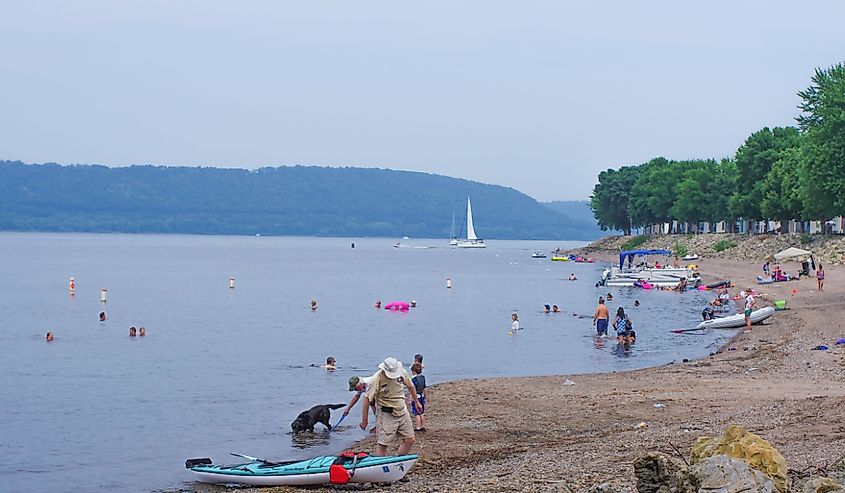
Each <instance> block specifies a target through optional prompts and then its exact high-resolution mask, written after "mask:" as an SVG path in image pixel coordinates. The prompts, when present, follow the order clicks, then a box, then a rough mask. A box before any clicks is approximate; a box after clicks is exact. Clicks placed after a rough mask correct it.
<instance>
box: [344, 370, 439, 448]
mask: <svg viewBox="0 0 845 493" xmlns="http://www.w3.org/2000/svg"><path fill="white" fill-rule="evenodd" d="M332 362H333V363H334V361H332ZM423 367H424V365H423V356H422V354H416V355H414V364H412V365H411V374H410V375H409V374H408V372H407V371H405V368H404V367H403V366H402V362H401V361H399V360H397V359H396V358H392V357H389V358H385V359H384V361H382V362H381V363H379V365H378V371H376V372H375V373H374V374H373V375H371V376H368V377H361V376H353V377H351V378H350V379H349V382H348V383H349V391H350V392H355V395H353V396H352V399H350V401H349V404H348V405H347V406H346V408H345V409H344V410H343V416H344V417H346V416H348V415H349V412H350V411H352V409H353V408H354V407H355V404H357V403H358V401H359V400H361V397H362V396H363V398H364V399H363V400H364V404H363V408H362V413H361V423H360V424H359V426H360V427H361V429H362V430H366V429H367V427H368V425H369V416H370V412H372V414H373V416H375V418H376V426H375V427H374V428H373V429H372V430H371V433H375V434H376V449H375V452H374V455H387V450H388V449H389V448H392V446H393V445H395V444H396V443H397V442H399V444H398V450H397V452H396V453H397V455H404V454H407V453H408V451H409V450H411V446H413V444H414V441H415V440H416V435H415V433H418V432H425V431H426V428H425V410H426V402H427V401H428V390H427V388H428V385H427V384H426V381H425V375H423ZM429 402H430V401H429Z"/></svg>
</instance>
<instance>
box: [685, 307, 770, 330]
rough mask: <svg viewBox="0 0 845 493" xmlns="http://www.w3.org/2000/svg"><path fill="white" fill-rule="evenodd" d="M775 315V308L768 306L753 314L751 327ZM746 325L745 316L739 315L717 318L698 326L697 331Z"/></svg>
mask: <svg viewBox="0 0 845 493" xmlns="http://www.w3.org/2000/svg"><path fill="white" fill-rule="evenodd" d="M774 314H775V309H774V307H771V306H767V307H764V308H760V309H759V310H754V311H753V312H751V315H750V316H749V318H750V319H751V325H757V324H759V323H761V322H763V321H764V320H766V319H767V318H769V317H771V316H772V315H774ZM744 325H745V314H744V313H737V314H736V315H731V316H728V317H717V318H714V319H712V320H705V321H704V322H701V323H700V324H698V325H697V326H696V327H695V328H696V329H738V328H740V327H742V326H744Z"/></svg>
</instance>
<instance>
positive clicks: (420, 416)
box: [409, 363, 428, 431]
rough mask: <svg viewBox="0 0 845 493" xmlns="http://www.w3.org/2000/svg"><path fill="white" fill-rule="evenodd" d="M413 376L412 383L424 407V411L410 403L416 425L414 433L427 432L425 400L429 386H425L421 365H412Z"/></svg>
mask: <svg viewBox="0 0 845 493" xmlns="http://www.w3.org/2000/svg"><path fill="white" fill-rule="evenodd" d="M411 375H413V376H412V377H411V382H412V383H413V384H414V389H415V390H416V392H417V399H418V400H419V401H420V406H422V409H417V406H416V405H414V404H413V402H411V401H409V402H411V415H412V416H414V424H416V427H415V428H414V431H425V399H426V397H428V390H427V388H428V386H427V385H426V384H425V375H423V374H422V364H421V363H414V364H413V365H411Z"/></svg>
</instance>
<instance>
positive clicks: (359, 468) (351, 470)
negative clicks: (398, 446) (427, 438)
mask: <svg viewBox="0 0 845 493" xmlns="http://www.w3.org/2000/svg"><path fill="white" fill-rule="evenodd" d="M232 455H236V456H238V457H243V458H245V459H247V460H249V461H250V462H246V463H241V464H234V465H215V464H212V462H211V459H207V458H203V459H188V460H187V461H185V467H186V468H187V469H189V470H190V471H191V472H193V473H194V474H195V475H196V479H197V480H199V481H202V482H204V483H214V484H246V485H254V486H281V485H294V486H306V485H317V484H344V483H392V482H394V481H399V480H400V479H402V478H403V477H405V474H407V473H408V471H410V470H411V468H412V467H413V466H414V464H415V463H416V462H417V459H418V458H419V456H418V455H415V454H410V455H395V456H384V457H379V456H368V455H366V454H362V453H358V454H356V453H351V452H345V453H343V454H341V455H339V456H333V455H326V456H320V457H314V458H313V459H305V460H295V461H285V462H271V461H267V460H263V459H259V458H257V457H250V456H248V455H240V454H232Z"/></svg>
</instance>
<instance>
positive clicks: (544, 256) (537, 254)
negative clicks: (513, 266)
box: [531, 252, 546, 258]
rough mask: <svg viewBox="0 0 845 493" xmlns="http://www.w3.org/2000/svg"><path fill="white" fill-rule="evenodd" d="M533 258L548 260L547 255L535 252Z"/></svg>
mask: <svg viewBox="0 0 845 493" xmlns="http://www.w3.org/2000/svg"><path fill="white" fill-rule="evenodd" d="M531 258H546V254H545V253H540V252H534V253H532V254H531Z"/></svg>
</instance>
